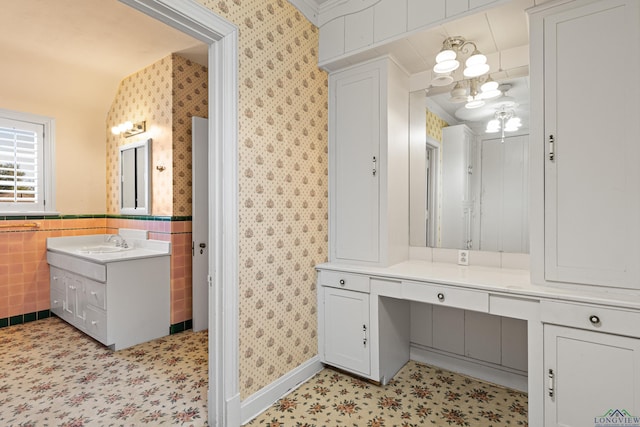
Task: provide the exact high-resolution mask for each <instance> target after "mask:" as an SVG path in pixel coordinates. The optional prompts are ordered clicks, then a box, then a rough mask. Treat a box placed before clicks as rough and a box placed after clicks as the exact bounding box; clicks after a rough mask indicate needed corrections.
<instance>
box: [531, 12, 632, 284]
mask: <svg viewBox="0 0 640 427" xmlns="http://www.w3.org/2000/svg"><path fill="white" fill-rule="evenodd" d="M530 17H531V19H530V22H531V48H530V51H531V87H532V98H531V100H532V107H533V108H532V114H531V117H532V138H531V156H532V159H533V160H534V161H533V162H532V164H531V165H532V175H531V178H532V179H531V183H532V195H533V198H532V203H531V205H532V215H531V216H530V218H531V225H532V227H531V239H532V248H531V255H532V266H533V268H534V271H533V273H534V276H533V277H534V281H535V282H538V283H541V282H544V281H547V282H566V283H574V284H583V285H594V286H602V287H617V288H631V289H640V262H639V260H640V245H638V241H640V221H638V217H639V215H640V167H638V165H639V164H640V145H639V144H638V135H640V120H638V118H639V117H640V104H639V103H638V102H637V100H638V97H639V96H640V80H639V79H638V75H640V2H638V1H637V0H574V1H560V2H558V1H556V2H549V3H545V4H542V5H541V6H540V7H538V8H534V9H533V10H531V11H530ZM612 74H614V75H615V79H616V81H619V82H624V83H623V87H624V89H623V92H624V93H623V94H621V93H620V92H617V91H615V90H611V86H610V85H608V84H600V83H598V82H602V81H603V80H602V79H603V76H608V75H612Z"/></svg>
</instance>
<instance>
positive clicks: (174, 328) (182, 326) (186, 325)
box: [169, 319, 193, 335]
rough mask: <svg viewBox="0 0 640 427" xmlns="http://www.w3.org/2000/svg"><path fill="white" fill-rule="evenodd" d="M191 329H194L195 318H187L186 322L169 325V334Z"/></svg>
mask: <svg viewBox="0 0 640 427" xmlns="http://www.w3.org/2000/svg"><path fill="white" fill-rule="evenodd" d="M189 329H193V320H192V319H189V320H185V321H184V322H179V323H175V324H173V325H171V326H170V327H169V335H173V334H178V333H180V332H184V331H188V330H189Z"/></svg>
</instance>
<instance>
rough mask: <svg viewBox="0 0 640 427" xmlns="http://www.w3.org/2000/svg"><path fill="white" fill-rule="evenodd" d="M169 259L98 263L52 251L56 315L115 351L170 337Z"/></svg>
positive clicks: (53, 296)
mask: <svg viewBox="0 0 640 427" xmlns="http://www.w3.org/2000/svg"><path fill="white" fill-rule="evenodd" d="M169 259H170V258H169V255H168V254H167V255H166V256H153V257H148V258H142V259H135V260H120V261H118V260H116V261H113V262H107V263H98V262H91V261H88V260H85V259H81V258H77V257H74V256H72V255H67V254H65V253H59V252H53V251H51V250H49V251H48V252H47V261H48V263H49V265H50V283H51V312H52V313H53V314H55V315H56V316H58V317H60V318H61V319H63V320H65V321H66V322H68V323H69V324H71V325H73V326H74V327H76V328H77V329H79V330H81V331H82V332H84V333H86V334H87V335H90V336H91V337H93V338H94V339H96V340H97V341H99V342H101V343H102V344H104V345H106V346H108V347H110V348H112V349H114V350H120V349H122V348H126V347H130V346H132V345H135V344H139V343H142V342H146V341H149V340H152V339H155V338H160V337H163V336H166V335H168V334H169V327H170V301H169V296H170V290H169V286H170V272H169V262H170V261H169ZM141 302H143V303H141Z"/></svg>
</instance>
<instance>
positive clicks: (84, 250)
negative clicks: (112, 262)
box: [78, 245, 129, 254]
mask: <svg viewBox="0 0 640 427" xmlns="http://www.w3.org/2000/svg"><path fill="white" fill-rule="evenodd" d="M127 249H129V248H123V247H120V246H109V245H98V246H83V247H81V248H80V249H78V252H80V253H81V254H109V253H112V252H122V251H126V250H127Z"/></svg>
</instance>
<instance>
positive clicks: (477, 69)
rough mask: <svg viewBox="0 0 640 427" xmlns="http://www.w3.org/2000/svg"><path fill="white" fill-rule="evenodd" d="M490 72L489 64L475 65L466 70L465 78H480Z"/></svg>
mask: <svg viewBox="0 0 640 427" xmlns="http://www.w3.org/2000/svg"><path fill="white" fill-rule="evenodd" d="M488 72H489V64H473V65H471V66H467V67H466V68H465V69H464V72H463V74H464V76H465V77H478V76H481V75H483V74H487V73H488Z"/></svg>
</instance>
